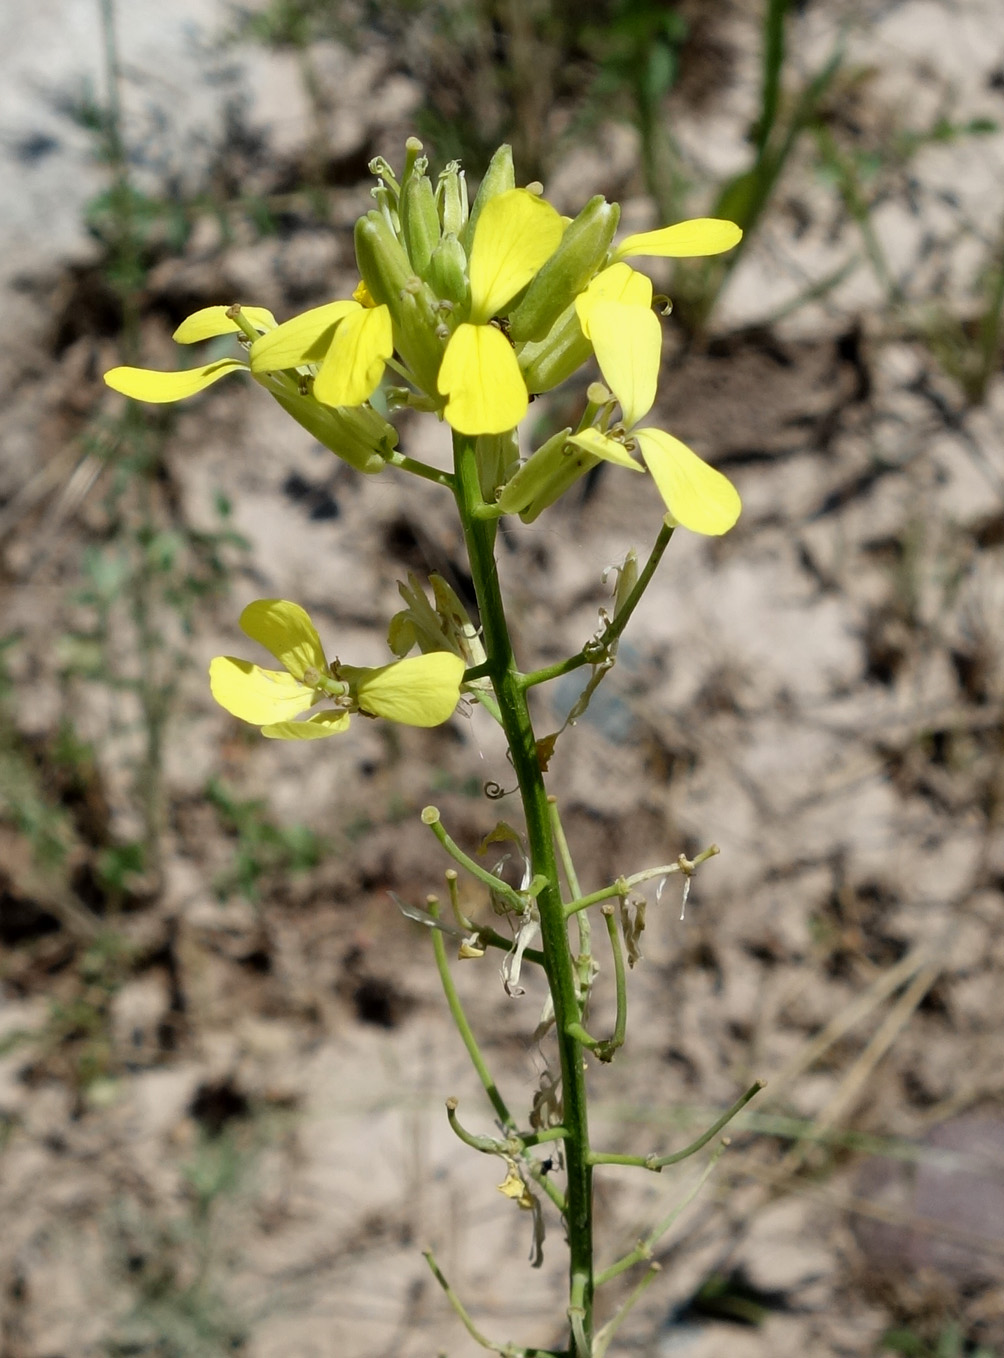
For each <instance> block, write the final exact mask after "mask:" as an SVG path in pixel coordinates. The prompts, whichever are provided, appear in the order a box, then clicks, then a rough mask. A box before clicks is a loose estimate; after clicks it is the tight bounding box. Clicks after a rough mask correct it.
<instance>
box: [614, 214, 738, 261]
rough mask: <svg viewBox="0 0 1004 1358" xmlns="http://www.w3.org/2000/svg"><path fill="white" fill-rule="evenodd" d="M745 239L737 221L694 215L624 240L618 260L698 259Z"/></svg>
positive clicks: (615, 255) (729, 247)
mask: <svg viewBox="0 0 1004 1358" xmlns="http://www.w3.org/2000/svg"><path fill="white" fill-rule="evenodd" d="M742 238H743V233H742V231H741V230H740V229H739V227H738V226H736V224H735V222H726V221H723V220H722V219H721V218H720V217H694V218H692V219H691V220H690V221H689V222H677V223H676V224H675V225H674V226H663V227H661V228H660V229H659V230H658V231H639V232H638V234H637V235H635V236H628V237H627V238H626V239H625V240H622V241H621V243H620V245H618V246H617V249H616V250H615V251H614V254H613V257H614V259H615V260H616V259H627V258H629V257H630V256H631V255H658V256H659V258H660V259H697V258H698V257H699V256H701V255H720V254H721V253H722V252H723V251H724V250H731V249H732V248H733V246H735V245H738V244H739V242H740V241H741V240H742Z"/></svg>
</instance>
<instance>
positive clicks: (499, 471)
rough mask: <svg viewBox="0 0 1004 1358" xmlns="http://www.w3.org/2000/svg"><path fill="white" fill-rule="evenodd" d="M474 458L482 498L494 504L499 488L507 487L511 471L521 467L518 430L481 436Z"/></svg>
mask: <svg viewBox="0 0 1004 1358" xmlns="http://www.w3.org/2000/svg"><path fill="white" fill-rule="evenodd" d="M474 456H475V461H476V462H477V464H478V483H479V485H480V487H481V498H482V499H483V500H484V501H485V502H486V503H487V504H494V503H495V495H496V492H497V490H498V488H499V487H500V486H503V485H505V482H506V476H507V474H508V473H509V471H510V470H511V469H513V468H514V467H517V466H518V465H519V439H518V438H517V437H516V430H515V429H508V430H506V432H505V433H504V434H479V435H478V438H477V443H476V444H475V454H474Z"/></svg>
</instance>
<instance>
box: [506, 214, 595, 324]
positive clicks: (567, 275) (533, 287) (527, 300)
mask: <svg viewBox="0 0 1004 1358" xmlns="http://www.w3.org/2000/svg"><path fill="white" fill-rule="evenodd" d="M619 217H620V207H619V206H618V205H617V203H608V202H607V200H606V199H605V198H604V197H603V196H602V194H597V195H596V197H595V198H590V200H589V202H588V203H587V204H586V206H585V207H584V208H583V209H582V211H581V212H580V213H579V215H578V216H577V217H576V218H575V220H574V221H572V222H571V223H569V225H568V226H567V227H566V228H565V234H564V235H563V236H562V238H561V244H560V245H559V246H558V248H557V250H555V252H554V254H553V255H552V256H551V258H550V259H549V260H548V261H547V263H546V264H545V265H544V267H543V268H542V269H541V270H540V272H539V273H538V274H537V276H536V278H534V279H533V281H532V282H531V283H530V286H529V287H528V288H527V290H526V293H525V294H524V296H523V300H522V301H521V302H520V304H519V306H517V307H516V308H515V310H514V311H512V312H510V314H509V334H510V336H511V337H512V339H513V342H514V343H516V344H519V343H520V342H521V341H523V340H542V339H544V338H545V337H546V335H547V332H548V331H549V330H550V328H551V326H552V325H553V324H554V322H555V321H556V320H557V319H558V317H559V316H560V315H561V313H562V312H563V311H564V310H565V308H566V307H567V306H568V305H569V303H570V302H573V301H574V300H575V298H576V297H577V296H578V294H579V293H580V292H581V291H582V289H583V288H584V287H585V286H586V284H587V283H588V282H589V280H590V279H591V278H592V276H593V274H594V273H595V272H596V270H597V269H598V268H599V266H600V264H601V263H602V261H603V257H604V256H605V255H606V252H607V250H608V249H609V248H610V242H611V241H612V240H613V238H614V232H615V231H616V230H617V222H618V219H619Z"/></svg>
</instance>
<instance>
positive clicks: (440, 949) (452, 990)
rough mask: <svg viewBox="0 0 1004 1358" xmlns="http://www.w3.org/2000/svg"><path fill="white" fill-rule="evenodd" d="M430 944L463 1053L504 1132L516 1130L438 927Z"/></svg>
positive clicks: (434, 911) (431, 904)
mask: <svg viewBox="0 0 1004 1358" xmlns="http://www.w3.org/2000/svg"><path fill="white" fill-rule="evenodd" d="M429 913H430V914H431V915H433V916H435V915H436V914H437V907H436V905H435V903H434V902H432V901H430V902H429ZM432 948H433V951H434V953H435V955H436V969H437V970H438V972H439V979H440V981H441V982H442V985H443V994H444V995H445V996H446V1003H447V1005H448V1006H449V1009H450V1015H451V1017H452V1019H453V1022H454V1024H455V1025H456V1029H457V1032H458V1033H459V1034H460V1039H461V1041H462V1042H463V1044H464V1046H465V1047H466V1048H467V1055H468V1056H469V1057H470V1058H471V1064H472V1065H473V1067H474V1069H475V1070H476V1071H477V1073H478V1079H479V1080H480V1081H481V1083H482V1085H484V1090H485V1093H486V1094H487V1095H488V1098H489V1100H490V1102H491V1105H492V1107H493V1108H494V1109H495V1112H496V1113H497V1114H498V1116H499V1121H500V1122H501V1123H502V1126H503V1127H504V1128H505V1129H506V1131H507V1132H510V1131H515V1130H516V1122H515V1120H514V1118H513V1116H512V1114H511V1113H510V1112H509V1109H508V1108H507V1107H506V1102H505V1099H503V1097H502V1095H501V1094H500V1093H499V1091H498V1086H497V1085H496V1083H495V1080H494V1078H493V1076H492V1073H491V1071H490V1070H489V1069H488V1067H487V1065H485V1059H484V1057H483V1056H482V1055H481V1048H480V1047H479V1046H478V1041H477V1038H476V1037H475V1036H474V1033H473V1030H472V1029H471V1025H470V1024H469V1023H468V1022H467V1015H466V1014H465V1013H464V1007H463V1005H462V1004H461V1003H460V996H459V995H458V994H457V987H456V986H455V985H454V984H453V976H452V975H451V974H450V964H449V962H448V961H447V960H446V942H445V940H444V938H443V935H442V933H441V932H440V930H439V929H433V930H432Z"/></svg>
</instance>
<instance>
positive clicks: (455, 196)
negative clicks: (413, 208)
mask: <svg viewBox="0 0 1004 1358" xmlns="http://www.w3.org/2000/svg"><path fill="white" fill-rule="evenodd" d="M436 196H437V198H441V202H442V215H443V232H444V234H446V233H449V232H452V233H453V235H454V236H459V235H460V233H461V231H463V229H464V227H465V226H466V225H467V214H468V210H469V209H468V204H467V178H466V176H465V174H464V172H463V170H462V169H461V168H460V161H459V160H451V161H450V163H449V165H447V167H446V169H445V170H443V171H442V173H441V174H440V176H439V188H438V189H437V192H436Z"/></svg>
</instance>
